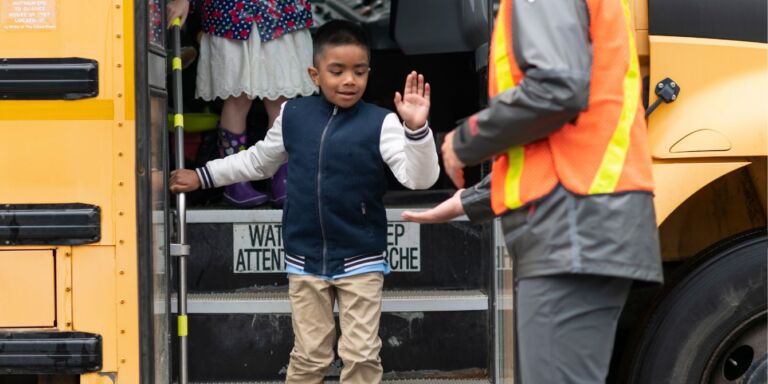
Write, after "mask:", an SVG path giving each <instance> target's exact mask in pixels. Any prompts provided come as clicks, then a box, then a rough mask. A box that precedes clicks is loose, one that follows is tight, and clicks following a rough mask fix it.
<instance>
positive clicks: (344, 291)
mask: <svg viewBox="0 0 768 384" xmlns="http://www.w3.org/2000/svg"><path fill="white" fill-rule="evenodd" d="M335 285H336V294H337V295H338V302H339V320H340V322H341V338H340V339H339V356H341V360H342V361H343V362H344V368H343V369H342V370H341V383H342V384H377V383H380V382H381V374H382V371H383V370H382V368H381V359H380V358H379V351H380V350H381V339H380V338H379V322H380V320H381V291H382V287H383V285H384V275H382V274H381V273H380V272H372V273H363V274H360V275H355V276H350V277H345V278H342V279H339V280H337V281H336V282H335Z"/></svg>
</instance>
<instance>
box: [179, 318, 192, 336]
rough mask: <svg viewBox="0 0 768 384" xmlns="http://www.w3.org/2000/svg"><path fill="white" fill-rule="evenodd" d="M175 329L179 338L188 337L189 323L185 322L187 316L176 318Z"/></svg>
mask: <svg viewBox="0 0 768 384" xmlns="http://www.w3.org/2000/svg"><path fill="white" fill-rule="evenodd" d="M176 323H177V324H176V328H177V329H178V334H179V336H181V337H184V336H187V335H189V323H188V322H187V315H179V316H177V322H176Z"/></svg>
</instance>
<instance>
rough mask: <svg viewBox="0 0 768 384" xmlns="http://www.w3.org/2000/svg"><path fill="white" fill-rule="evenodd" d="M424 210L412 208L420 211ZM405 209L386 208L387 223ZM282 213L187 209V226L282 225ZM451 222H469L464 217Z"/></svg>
mask: <svg viewBox="0 0 768 384" xmlns="http://www.w3.org/2000/svg"><path fill="white" fill-rule="evenodd" d="M425 209H426V208H413V209H412V210H416V211H422V210H425ZM407 210H410V209H405V208H387V221H393V222H394V221H403V217H402V214H403V212H405V211H407ZM282 221H283V211H282V210H280V209H188V210H187V224H204V223H205V224H209V223H210V224H213V223H222V224H233V223H234V224H238V223H240V224H245V223H282ZM451 221H469V219H468V218H467V216H466V215H462V216H459V217H456V218H454V219H452V220H451Z"/></svg>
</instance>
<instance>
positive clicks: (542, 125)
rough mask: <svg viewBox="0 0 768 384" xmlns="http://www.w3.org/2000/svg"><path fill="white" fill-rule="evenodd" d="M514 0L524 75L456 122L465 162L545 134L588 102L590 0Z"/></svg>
mask: <svg viewBox="0 0 768 384" xmlns="http://www.w3.org/2000/svg"><path fill="white" fill-rule="evenodd" d="M512 1H513V4H512V28H513V29H512V40H513V47H514V57H515V60H516V61H517V65H518V66H519V68H520V70H521V71H522V72H523V73H524V78H523V80H522V81H521V82H520V84H518V85H517V86H516V87H514V88H511V89H508V90H506V91H504V92H502V93H500V94H499V95H497V96H496V97H494V98H493V99H492V100H491V101H490V103H489V105H488V108H486V109H483V110H481V111H480V112H478V113H476V114H475V115H473V116H471V117H470V118H469V119H467V120H466V121H465V122H464V123H463V124H462V125H460V126H459V127H458V128H457V132H456V134H455V135H454V141H453V146H454V150H455V152H456V154H457V156H458V157H459V159H460V160H461V161H462V162H464V163H465V164H466V165H474V164H478V163H480V162H482V161H483V160H486V159H488V158H490V157H491V156H493V155H495V154H498V153H502V152H504V151H505V150H507V149H509V148H512V147H515V146H518V145H522V144H527V143H530V142H533V141H536V140H539V139H542V138H544V137H546V136H548V135H550V134H551V133H553V132H555V131H557V130H558V129H560V128H561V127H562V126H563V125H564V124H565V123H566V122H568V121H571V120H574V119H575V118H576V117H577V116H578V114H579V113H580V112H581V111H582V110H583V109H585V108H586V107H587V101H588V99H589V83H590V72H591V66H592V46H591V42H590V39H589V13H588V10H587V4H586V2H585V1H584V0H512ZM616 1H618V0H616Z"/></svg>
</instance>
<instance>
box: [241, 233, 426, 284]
mask: <svg viewBox="0 0 768 384" xmlns="http://www.w3.org/2000/svg"><path fill="white" fill-rule="evenodd" d="M282 230H283V226H282V224H277V223H253V224H235V225H233V229H232V250H233V260H232V261H233V263H232V265H233V271H234V272H235V273H280V272H285V250H284V249H283V233H282ZM386 258H387V261H388V262H389V266H390V268H391V269H392V271H393V272H419V271H421V234H420V228H419V224H417V223H407V222H390V223H389V224H388V227H387V251H386Z"/></svg>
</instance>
